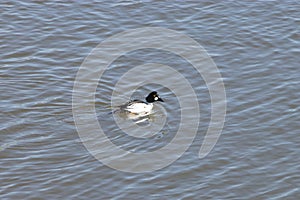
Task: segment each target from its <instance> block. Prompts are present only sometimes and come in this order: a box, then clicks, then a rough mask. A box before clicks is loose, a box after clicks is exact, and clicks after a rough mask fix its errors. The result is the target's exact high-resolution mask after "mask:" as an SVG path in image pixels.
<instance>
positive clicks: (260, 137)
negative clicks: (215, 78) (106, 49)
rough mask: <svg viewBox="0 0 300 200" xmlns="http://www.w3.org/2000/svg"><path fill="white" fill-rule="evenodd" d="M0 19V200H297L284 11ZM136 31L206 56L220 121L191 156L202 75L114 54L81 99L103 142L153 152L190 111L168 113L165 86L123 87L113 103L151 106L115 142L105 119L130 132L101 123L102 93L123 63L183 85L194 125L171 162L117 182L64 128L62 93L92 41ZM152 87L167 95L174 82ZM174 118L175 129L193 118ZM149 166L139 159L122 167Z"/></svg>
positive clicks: (206, 118)
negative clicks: (139, 101) (213, 136)
mask: <svg viewBox="0 0 300 200" xmlns="http://www.w3.org/2000/svg"><path fill="white" fill-rule="evenodd" d="M0 10H1V18H0V20H1V22H0V23H1V28H0V47H1V48H0V58H1V59H0V64H1V65H0V86H1V87H0V95H1V96H0V97H1V104H0V122H1V127H0V131H1V132H0V186H1V187H0V198H1V199H141V198H144V199H299V198H300V189H299V186H300V175H299V171H300V159H299V155H300V124H299V121H300V115H299V111H300V98H299V97H300V89H299V85H300V67H299V63H300V56H299V55H300V48H299V45H300V29H299V27H300V3H299V2H298V1H292V0H290V1H256V2H252V1H218V2H216V1H201V2H200V1H186V2H184V3H183V2H180V1H150V0H149V1H142V0H140V1H114V2H110V1H105V2H97V1H82V2H63V1H28V2H24V1H19V0H16V1H3V2H1V3H0ZM149 27H161V28H165V29H170V30H174V31H177V32H178V33H181V34H184V35H186V36H188V37H190V38H192V39H194V40H195V41H197V42H198V43H199V44H201V45H202V46H203V47H204V48H205V49H206V51H207V53H208V54H209V55H210V56H211V58H212V59H213V61H214V62H215V64H216V65H217V67H218V69H219V71H220V73H221V75H222V77H223V82H224V85H225V88H226V102H227V112H226V121H225V125H224V128H223V130H222V134H221V136H220V138H219V140H218V141H217V143H216V145H215V146H214V148H213V149H212V151H211V152H210V153H209V154H208V155H207V156H206V157H204V158H202V159H199V157H198V154H199V150H200V147H201V144H202V142H203V139H204V136H205V134H206V132H207V130H208V126H209V123H210V118H211V116H212V115H211V111H212V110H211V105H212V103H211V99H210V93H209V92H210V91H209V89H208V87H207V85H206V82H205V81H204V79H203V78H201V76H200V75H199V74H198V75H197V74H195V70H192V69H193V68H192V66H191V63H189V62H187V61H186V60H185V59H184V58H182V57H180V56H178V55H175V54H173V53H170V52H166V51H163V50H160V49H141V50H136V51H132V52H127V53H126V54H124V55H122V56H120V57H118V59H116V60H114V62H113V63H111V64H110V66H109V68H108V69H107V70H105V72H104V73H103V77H102V79H101V80H100V81H99V84H98V87H97V88H96V94H95V111H96V116H97V120H98V122H99V124H100V125H101V127H102V128H103V130H104V132H105V134H106V136H107V138H109V139H110V140H111V141H112V143H113V144H114V145H117V146H119V147H120V148H122V149H123V150H126V151H130V152H138V153H145V152H153V151H156V150H159V149H161V148H163V147H165V146H166V145H168V144H169V143H170V142H172V141H173V139H174V138H175V135H176V132H177V130H178V129H179V126H180V123H181V121H180V120H181V118H180V116H181V114H182V113H184V112H185V111H188V110H189V109H190V110H192V109H194V107H193V105H192V104H188V105H187V106H185V107H180V105H181V104H180V101H179V100H178V98H179V97H178V95H176V94H174V93H173V92H172V91H171V90H170V89H169V88H168V87H166V86H165V85H162V84H155V83H151V84H145V85H136V82H135V81H132V82H129V83H128V85H125V88H126V87H128V88H133V87H136V90H135V91H130V89H128V90H126V91H124V93H123V94H120V93H117V95H119V97H121V100H122V99H123V100H124V102H126V101H127V100H129V99H130V98H144V96H145V95H147V94H148V93H149V91H152V90H157V91H158V92H159V94H160V96H161V97H162V98H163V99H164V100H165V102H164V103H158V104H155V105H154V106H155V108H154V110H155V111H156V112H155V113H154V114H153V115H151V116H150V117H149V118H147V119H146V121H144V122H142V123H141V124H140V125H139V127H135V128H134V130H136V132H135V133H134V135H131V136H130V135H127V134H124V132H123V131H122V130H120V129H119V128H118V126H117V124H116V122H115V121H116V120H117V121H118V120H119V122H118V123H123V124H125V125H124V126H125V127H127V128H128V127H129V128H131V130H132V127H130V126H131V125H132V121H131V120H129V119H127V118H125V119H124V118H122V117H119V116H117V115H114V114H111V113H110V112H111V111H112V108H111V96H112V91H113V90H114V87H115V84H116V83H117V82H118V81H119V80H120V79H121V76H122V75H123V74H124V73H125V72H127V71H128V70H130V69H133V67H136V66H140V65H144V64H147V63H148V64H149V63H160V64H163V65H168V66H170V67H172V68H174V69H175V70H177V71H178V72H180V73H181V74H182V75H183V76H184V77H185V78H186V79H187V80H188V81H189V83H190V84H191V85H192V87H193V88H194V91H195V94H196V96H197V98H198V104H199V108H200V113H201V115H200V120H199V127H198V128H197V132H196V133H197V134H196V136H195V138H194V140H193V141H192V144H191V146H190V147H189V148H188V149H187V150H186V151H185V152H184V153H183V155H182V156H181V157H180V158H179V159H177V160H176V161H174V162H172V163H171V164H170V165H168V166H165V167H162V168H161V169H158V170H153V171H150V172H142V173H131V172H124V171H122V170H118V169H113V168H111V167H109V166H107V165H106V164H104V163H102V162H100V161H99V160H97V159H96V158H95V157H94V156H93V155H92V154H91V152H90V151H89V150H88V149H86V146H85V144H84V143H83V142H82V138H80V135H79V133H78V131H77V129H76V126H75V123H74V117H73V112H72V94H73V86H74V81H75V78H76V75H77V72H78V70H79V68H80V66H81V65H82V63H83V62H84V60H85V58H86V57H87V56H88V55H90V53H91V52H92V50H93V49H94V48H95V47H96V46H97V45H99V44H100V43H101V42H103V41H104V40H106V39H107V38H109V37H111V36H114V35H115V34H118V33H121V32H122V31H128V30H132V29H137V28H149ZM158 41H159V40H158ZM124 42H125V41H117V42H116V45H118V44H119V43H120V44H122V43H124ZM132 45H134V43H133V44H132ZM112 56H113V55H112ZM100 60H101V59H100ZM99 68H100V66H99ZM155 69H156V68H155ZM156 70H158V71H157V73H158V74H160V73H165V71H164V70H161V71H160V68H157V69H156ZM147 72H148V73H147ZM93 73H94V71H90V72H89V73H88V74H90V75H93ZM151 74H152V73H151ZM148 76H150V74H149V71H146V70H143V71H142V70H141V74H140V77H142V78H146V79H147V77H148ZM165 77H166V78H169V79H168V80H170V81H171V83H170V85H172V83H174V84H176V83H177V82H178V81H179V80H178V79H176V78H173V79H172V76H168V75H166V76H165ZM133 78H139V76H136V77H133ZM158 80H159V78H158V79H157V81H158ZM85 81H86V82H89V81H91V80H90V79H89V78H88V77H87V78H86V80H85ZM92 81H96V83H97V81H98V80H95V79H92ZM152 81H154V82H155V81H156V80H155V78H154V79H152ZM123 86H124V85H123ZM91 90H92V88H91ZM128 94H132V95H131V96H128ZM73 98H74V96H73ZM82 99H83V100H84V99H85V97H83V98H82ZM186 99H189V98H186ZM83 106H88V102H87V104H86V105H85V104H84V105H83ZM73 111H74V110H73ZM113 116H115V118H114V117H113ZM185 117H186V118H185V119H188V120H186V121H187V122H186V125H188V123H189V122H190V121H191V120H193V119H194V118H193V116H192V115H186V116H185ZM84 120H88V119H83V122H84ZM163 120H165V123H164V124H163V128H162V129H161V130H160V131H158V132H157V133H156V132H155V133H154V132H150V133H154V134H151V135H150V136H147V138H139V136H138V135H137V134H138V133H139V129H145V127H146V129H147V127H149V124H151V125H152V126H151V127H154V128H155V126H158V125H161V124H160V123H161V122H163ZM129 122H130V123H131V124H130V123H129ZM77 125H78V124H77ZM85 125H89V123H85ZM140 132H141V136H143V134H146V135H147V131H140ZM187 134H188V133H187ZM87 136H89V135H88V134H87ZM88 139H89V138H88ZM92 139H93V138H92V137H91V140H92ZM98 142H100V143H101V142H102V141H98ZM97 147H99V146H97ZM100 150H101V149H100ZM102 150H103V151H105V149H102ZM173 150H174V151H176V149H173ZM123 156H125V155H122V154H121V155H119V158H120V159H122V158H123ZM161 156H162V158H163V159H169V158H170V159H172V156H174V155H169V154H164V155H161ZM109 159H111V160H109V162H110V161H112V160H114V159H115V158H109ZM163 161H164V160H162V162H163ZM152 162H153V160H151V159H147V160H146V159H142V160H141V161H140V162H137V163H127V166H126V167H127V168H129V169H135V168H134V167H135V166H136V164H144V165H145V166H148V165H151V164H153V163H152ZM131 166H132V168H130V167H131Z"/></svg>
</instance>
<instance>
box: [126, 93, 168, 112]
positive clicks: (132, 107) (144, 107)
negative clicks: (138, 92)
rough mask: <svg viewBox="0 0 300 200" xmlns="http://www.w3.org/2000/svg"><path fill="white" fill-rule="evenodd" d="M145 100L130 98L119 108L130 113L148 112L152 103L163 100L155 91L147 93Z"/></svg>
mask: <svg viewBox="0 0 300 200" xmlns="http://www.w3.org/2000/svg"><path fill="white" fill-rule="evenodd" d="M145 99H146V101H142V100H138V99H135V100H132V101H129V102H128V103H126V104H124V105H122V106H121V110H123V111H125V112H128V113H132V114H137V115H140V114H144V115H145V114H146V115H147V114H150V113H151V111H152V108H153V103H154V102H157V101H160V102H164V100H163V99H162V98H160V97H159V95H158V93H157V92H156V91H152V92H150V93H149V94H148V96H147V97H146V98H145Z"/></svg>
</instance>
